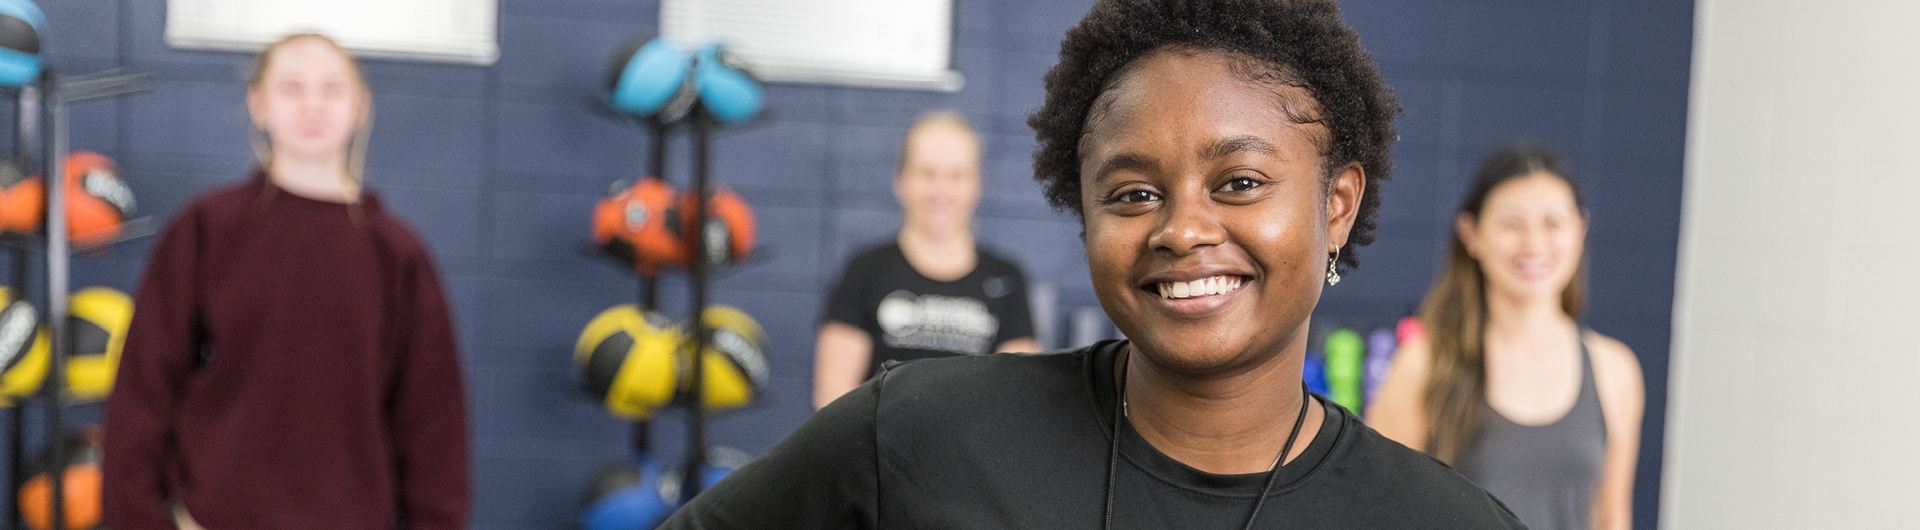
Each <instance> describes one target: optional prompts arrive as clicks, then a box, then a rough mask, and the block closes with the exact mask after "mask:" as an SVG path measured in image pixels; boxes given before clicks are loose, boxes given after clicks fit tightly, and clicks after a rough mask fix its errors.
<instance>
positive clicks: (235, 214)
mask: <svg viewBox="0 0 1920 530" xmlns="http://www.w3.org/2000/svg"><path fill="white" fill-rule="evenodd" d="M263 183H264V181H263V180H262V177H259V176H257V175H256V176H250V177H247V178H241V179H237V180H233V181H228V182H222V183H220V184H218V185H215V186H214V187H212V188H208V189H206V190H203V191H201V192H199V193H196V194H194V196H193V198H191V199H188V200H187V202H186V203H185V204H182V205H180V208H179V209H177V210H174V212H173V216H172V217H171V218H170V219H169V220H168V221H167V228H166V232H169V233H172V232H179V231H181V230H195V231H199V232H201V233H205V231H206V230H209V229H215V228H218V227H223V226H239V225H244V224H245V223H246V221H247V219H246V214H247V213H248V212H249V211H252V210H253V209H254V208H255V207H256V206H257V205H258V204H260V201H261V200H262V199H263V195H262V193H263V192H264V190H263V189H262V185H263ZM182 235H185V234H182ZM163 239H165V238H163Z"/></svg>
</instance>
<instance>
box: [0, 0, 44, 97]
mask: <svg viewBox="0 0 1920 530" xmlns="http://www.w3.org/2000/svg"><path fill="white" fill-rule="evenodd" d="M46 27H47V17H46V16H45V15H42V14H41V13H40V7H39V6H36V5H34V4H33V2H29V1H27V0H0V86H8V87H17V86H21V85H25V84H27V83H28V82H30V81H33V78H34V77H37V76H39V75H40V30H41V29H43V28H46Z"/></svg>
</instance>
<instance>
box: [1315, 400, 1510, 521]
mask: <svg viewBox="0 0 1920 530" xmlns="http://www.w3.org/2000/svg"><path fill="white" fill-rule="evenodd" d="M1330 410H1338V408H1337V407H1330ZM1340 415H1341V417H1342V418H1341V419H1342V421H1344V422H1346V423H1345V429H1343V438H1346V439H1345V440H1343V442H1344V443H1342V444H1341V447H1339V448H1336V450H1335V454H1334V455H1333V457H1332V458H1333V459H1334V462H1333V465H1334V466H1336V467H1337V468H1339V472H1337V473H1333V474H1331V476H1335V477H1339V479H1338V480H1339V481H1340V483H1341V485H1340V486H1336V487H1340V488H1350V489H1352V490H1354V491H1355V492H1356V493H1362V492H1364V493H1366V495H1365V496H1367V497H1377V498H1390V499H1393V500H1394V502H1392V503H1391V506H1392V508H1391V509H1387V510H1384V511H1381V512H1379V513H1377V514H1376V515H1378V516H1382V517H1388V518H1397V519H1403V520H1405V521H1409V522H1413V521H1419V522H1420V523H1419V524H1423V525H1429V526H1432V527H1440V528H1524V527H1523V526H1521V524H1520V523H1519V520H1518V519H1517V518H1515V517H1514V515H1513V512H1512V511H1511V510H1508V509H1507V507H1506V505H1504V504H1501V503H1500V501H1499V499H1496V498H1494V497H1493V495H1492V494H1489V493H1487V491H1486V490H1484V489H1482V488H1480V486H1478V485H1475V484H1474V483H1473V481H1471V480H1468V479H1467V478H1466V477H1464V476H1461V475H1460V473H1458V472H1456V471H1454V470H1453V468H1452V467H1450V466H1448V465H1447V464H1445V463H1443V462H1441V461H1440V460H1439V459H1436V458H1434V457H1432V456H1431V455H1428V454H1426V453H1423V452H1420V451H1416V450H1413V449H1411V448H1408V447H1407V446H1405V445H1401V444H1400V443H1399V442H1395V441H1393V440H1392V439H1389V438H1387V437H1386V436H1382V435H1381V434H1380V433H1379V432H1377V431H1374V430H1373V428H1372V427H1368V426H1367V425H1366V424H1364V423H1361V422H1360V421H1359V419H1358V418H1356V417H1354V416H1353V415H1352V414H1351V413H1348V412H1345V411H1344V410H1342V412H1340ZM1346 433H1351V434H1350V435H1347V434H1346Z"/></svg>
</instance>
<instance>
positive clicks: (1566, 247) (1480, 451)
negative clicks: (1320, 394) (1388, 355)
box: [1367, 144, 1646, 530]
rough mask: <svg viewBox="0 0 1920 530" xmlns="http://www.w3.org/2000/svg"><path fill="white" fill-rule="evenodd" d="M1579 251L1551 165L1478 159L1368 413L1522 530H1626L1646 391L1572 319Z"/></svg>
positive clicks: (1542, 155)
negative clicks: (1443, 253)
mask: <svg viewBox="0 0 1920 530" xmlns="http://www.w3.org/2000/svg"><path fill="white" fill-rule="evenodd" d="M1586 236H1587V210H1586V205H1585V203H1584V202H1583V201H1582V200H1581V199H1580V193H1579V187H1578V186H1576V185H1575V182H1574V180H1573V176H1572V175H1571V174H1570V173H1568V172H1567V170H1566V169H1565V168H1564V167H1563V166H1562V165H1561V163H1560V161H1559V158H1558V157H1556V156H1554V155H1553V153H1552V152H1550V151H1548V150H1546V149H1545V148H1542V147H1539V146H1534V145H1525V144H1519V145H1513V146H1508V147H1506V148H1503V149H1501V150H1499V151H1496V152H1494V153H1493V154H1492V155H1491V156H1488V157H1487V160H1486V162H1485V163H1484V164H1482V165H1481V168H1480V172H1479V174H1478V175H1476V176H1475V178H1474V181H1473V186H1472V188H1471V190H1470V191H1469V192H1468V194H1467V198H1466V201H1465V202H1464V203H1463V204H1461V206H1460V211H1459V214H1458V215H1457V216H1456V218H1455V220H1454V237H1453V243H1452V245H1451V248H1452V251H1451V253H1450V255H1449V257H1448V261H1447V267H1446V270H1445V272H1443V273H1442V275H1441V278H1440V281H1439V282H1438V283H1436V284H1435V285H1434V286H1433V290H1432V291H1431V292H1429V293H1428V294H1427V299H1426V302H1425V303H1424V304H1423V305H1422V307H1421V310H1420V314H1421V320H1422V321H1423V322H1424V323H1425V328H1426V331H1427V333H1426V338H1425V339H1424V340H1420V341H1408V342H1407V343H1406V344H1403V345H1402V346H1401V350H1400V351H1399V352H1397V353H1396V354H1395V356H1394V364H1393V368H1392V369H1391V371H1390V372H1389V373H1388V375H1387V379H1386V380H1385V381H1383V382H1382V383H1381V385H1380V394H1379V396H1378V398H1377V399H1375V400H1374V402H1373V403H1371V404H1370V405H1369V408H1368V410H1367V421H1368V423H1370V424H1372V425H1373V426H1374V427H1376V428H1378V429H1380V432H1381V433H1383V434H1386V435H1387V436H1388V437H1391V438H1393V439H1395V440H1399V441H1400V442H1401V443H1404V444H1407V446H1408V447H1414V448H1418V449H1422V450H1425V451H1427V452H1429V453H1432V454H1433V455H1434V456H1435V457H1437V458H1440V459H1441V460H1444V461H1447V462H1450V463H1452V464H1453V466H1454V467H1455V468H1456V469H1459V470H1460V472H1461V474H1463V475H1466V476H1467V477H1468V478H1470V479H1472V480H1473V481H1474V482H1475V483H1477V484H1480V485H1481V486H1485V487H1486V488H1487V489H1488V490H1489V491H1492V492H1493V493H1494V494H1496V495H1499V496H1500V498H1501V500H1503V501H1505V502H1506V503H1507V505H1508V506H1511V507H1513V509H1514V511H1515V513H1517V514H1519V515H1520V518H1521V520H1522V521H1524V522H1526V523H1527V526H1529V527H1532V528H1535V529H1556V530H1557V529H1585V528H1600V529H1609V530H1613V529H1622V528H1629V527H1631V526H1632V523H1633V521H1632V520H1633V504H1632V502H1633V469H1634V463H1635V460H1636V459H1637V457H1638V454H1639V451H1640V415H1641V412H1642V407H1643V405H1644V401H1645V399H1646V395H1645V394H1646V391H1645V389H1644V388H1643V383H1642V380H1641V375H1640V363H1639V361H1637V360H1635V358H1634V356H1633V351H1632V350H1629V349H1627V347H1626V345H1624V344H1621V343H1620V342H1619V341H1617V340H1614V339H1612V338H1609V337H1607V336H1605V335H1601V334H1599V333H1596V332H1594V331H1592V330H1589V329H1586V328H1585V327H1583V326H1581V325H1580V324H1579V322H1578V320H1577V319H1578V318H1579V317H1580V314H1581V312H1582V310H1583V309H1584V307H1583V306H1584V305H1585V303H1586V287H1587V266H1586V255H1585V254H1586Z"/></svg>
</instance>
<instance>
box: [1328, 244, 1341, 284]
mask: <svg viewBox="0 0 1920 530" xmlns="http://www.w3.org/2000/svg"><path fill="white" fill-rule="evenodd" d="M1339 263H1340V251H1338V250H1335V251H1333V252H1332V253H1330V254H1328V255H1327V286H1328V287H1332V286H1335V285H1339V284H1340V269H1339V268H1338V267H1336V265H1338V264H1339Z"/></svg>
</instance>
